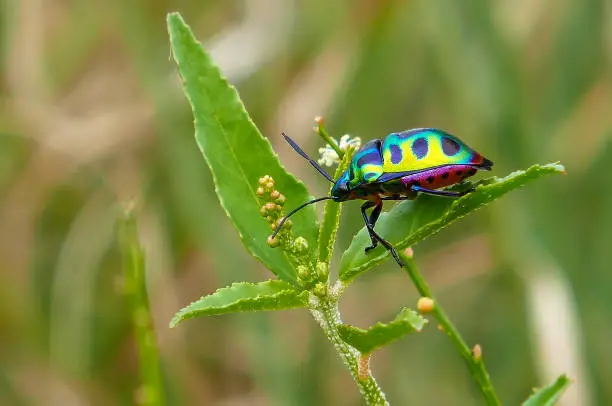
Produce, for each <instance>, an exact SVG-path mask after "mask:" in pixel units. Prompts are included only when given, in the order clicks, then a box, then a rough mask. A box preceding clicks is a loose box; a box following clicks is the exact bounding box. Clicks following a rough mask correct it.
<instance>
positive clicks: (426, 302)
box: [417, 297, 434, 313]
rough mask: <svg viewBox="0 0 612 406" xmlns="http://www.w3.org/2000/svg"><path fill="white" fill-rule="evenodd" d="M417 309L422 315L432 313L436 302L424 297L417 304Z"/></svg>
mask: <svg viewBox="0 0 612 406" xmlns="http://www.w3.org/2000/svg"><path fill="white" fill-rule="evenodd" d="M417 309H418V310H419V312H421V313H431V312H432V311H433V309H434V301H433V299H431V298H429V297H422V298H420V299H419V301H418V302H417Z"/></svg>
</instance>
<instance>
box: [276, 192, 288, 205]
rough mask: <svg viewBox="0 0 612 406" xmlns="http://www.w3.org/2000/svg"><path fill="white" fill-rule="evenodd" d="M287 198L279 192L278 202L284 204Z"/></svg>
mask: <svg viewBox="0 0 612 406" xmlns="http://www.w3.org/2000/svg"><path fill="white" fill-rule="evenodd" d="M285 200H286V199H285V195H283V194H280V193H279V196H278V197H277V198H276V203H277V204H278V205H280V206H282V205H284V204H285Z"/></svg>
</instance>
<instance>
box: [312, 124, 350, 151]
mask: <svg viewBox="0 0 612 406" xmlns="http://www.w3.org/2000/svg"><path fill="white" fill-rule="evenodd" d="M315 128H316V130H317V134H319V136H320V137H321V138H323V139H324V140H325V142H326V143H327V144H329V146H330V147H332V149H333V150H334V151H336V154H338V157H340V159H342V158H343V157H344V151H342V150H341V149H340V147H339V146H338V144H337V143H336V141H334V139H333V138H332V137H330V136H329V134H328V133H327V130H325V126H324V125H323V123H322V122H321V123H318V124H317V126H316V127H315Z"/></svg>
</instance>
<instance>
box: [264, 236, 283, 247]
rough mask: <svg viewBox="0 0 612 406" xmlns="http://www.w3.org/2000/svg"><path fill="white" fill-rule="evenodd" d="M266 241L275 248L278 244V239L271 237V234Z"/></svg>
mask: <svg viewBox="0 0 612 406" xmlns="http://www.w3.org/2000/svg"><path fill="white" fill-rule="evenodd" d="M266 242H267V243H268V246H270V247H271V248H276V247H278V246H279V245H280V241H279V240H278V238H276V237H274V238H272V236H269V237H268V239H267V241H266Z"/></svg>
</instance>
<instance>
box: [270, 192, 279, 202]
mask: <svg viewBox="0 0 612 406" xmlns="http://www.w3.org/2000/svg"><path fill="white" fill-rule="evenodd" d="M279 196H280V192H279V191H278V190H273V191H272V193H270V199H274V200H275V199H278V197H279Z"/></svg>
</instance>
